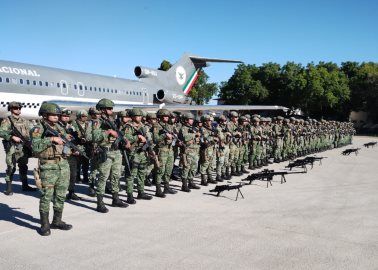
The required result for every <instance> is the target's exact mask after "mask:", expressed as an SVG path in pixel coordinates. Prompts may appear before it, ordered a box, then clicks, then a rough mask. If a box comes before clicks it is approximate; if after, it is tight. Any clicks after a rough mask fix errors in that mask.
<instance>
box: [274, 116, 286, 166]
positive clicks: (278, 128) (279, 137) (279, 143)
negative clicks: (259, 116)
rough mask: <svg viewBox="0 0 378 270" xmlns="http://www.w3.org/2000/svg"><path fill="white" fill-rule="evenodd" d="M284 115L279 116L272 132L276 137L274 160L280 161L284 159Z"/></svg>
mask: <svg viewBox="0 0 378 270" xmlns="http://www.w3.org/2000/svg"><path fill="white" fill-rule="evenodd" d="M283 119H284V118H283V117H282V116H277V117H276V118H275V120H274V124H273V126H272V134H273V138H274V143H273V158H274V162H276V163H278V162H281V161H282V147H283V136H284V134H283V131H282V122H283Z"/></svg>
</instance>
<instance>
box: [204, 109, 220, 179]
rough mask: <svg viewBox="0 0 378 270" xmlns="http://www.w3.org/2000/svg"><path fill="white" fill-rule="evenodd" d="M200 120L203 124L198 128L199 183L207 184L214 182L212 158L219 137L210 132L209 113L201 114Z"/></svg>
mask: <svg viewBox="0 0 378 270" xmlns="http://www.w3.org/2000/svg"><path fill="white" fill-rule="evenodd" d="M201 122H202V124H203V126H202V127H201V128H200V133H201V148H200V173H201V185H203V186H207V184H208V183H210V184H216V183H217V182H216V181H215V180H214V179H213V176H212V171H213V166H212V164H213V159H214V155H215V151H214V150H215V144H217V143H218V142H219V138H218V137H216V136H215V134H214V133H213V132H212V126H211V118H210V115H202V116H201Z"/></svg>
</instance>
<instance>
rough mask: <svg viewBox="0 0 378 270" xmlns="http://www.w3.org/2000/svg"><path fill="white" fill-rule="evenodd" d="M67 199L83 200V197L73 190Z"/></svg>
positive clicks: (69, 192)
mask: <svg viewBox="0 0 378 270" xmlns="http://www.w3.org/2000/svg"><path fill="white" fill-rule="evenodd" d="M66 199H67V200H73V201H80V200H81V198H80V197H79V196H77V195H76V193H75V192H73V191H68V194H67V197H66Z"/></svg>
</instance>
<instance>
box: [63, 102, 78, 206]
mask: <svg viewBox="0 0 378 270" xmlns="http://www.w3.org/2000/svg"><path fill="white" fill-rule="evenodd" d="M71 114H72V111H71V110H69V109H66V108H63V109H62V110H61V114H60V116H59V118H60V121H59V122H58V123H59V125H60V126H61V127H62V128H63V129H64V131H65V133H66V134H67V135H69V136H70V137H71V141H72V142H73V143H74V144H77V143H78V137H77V131H76V129H75V128H74V127H73V126H72V124H71V121H70V117H71ZM67 162H68V165H69V166H70V182H69V186H68V194H67V197H66V199H67V200H74V201H77V200H80V199H81V198H80V197H79V196H77V194H76V193H75V183H76V179H77V164H78V163H79V156H78V155H77V153H75V154H71V155H69V156H67Z"/></svg>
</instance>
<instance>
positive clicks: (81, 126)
mask: <svg viewBox="0 0 378 270" xmlns="http://www.w3.org/2000/svg"><path fill="white" fill-rule="evenodd" d="M72 126H73V127H74V128H75V130H76V132H77V136H78V145H80V146H81V149H82V150H83V151H84V152H85V153H86V154H87V155H88V154H89V152H90V143H89V142H88V141H87V139H86V134H87V129H88V126H89V122H88V112H87V111H86V110H80V111H78V112H77V113H76V120H75V121H73V122H72ZM88 171H89V160H88V159H87V158H85V157H83V156H79V157H78V164H77V181H78V182H80V172H82V173H83V182H84V183H88V181H89V179H88Z"/></svg>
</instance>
